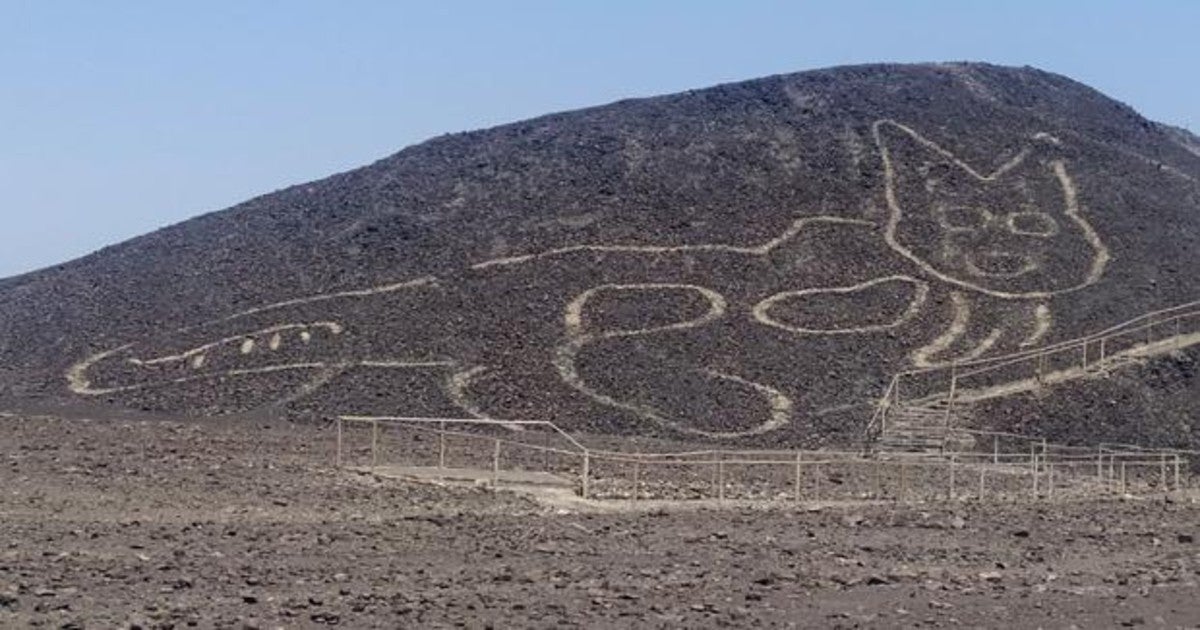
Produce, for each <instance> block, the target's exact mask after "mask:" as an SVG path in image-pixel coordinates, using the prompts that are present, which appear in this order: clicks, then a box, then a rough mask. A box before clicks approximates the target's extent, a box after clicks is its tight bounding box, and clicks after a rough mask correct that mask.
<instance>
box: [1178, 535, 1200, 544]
mask: <svg viewBox="0 0 1200 630" xmlns="http://www.w3.org/2000/svg"><path fill="white" fill-rule="evenodd" d="M1175 540H1176V541H1178V542H1179V543H1180V544H1184V545H1186V544H1190V543H1193V542H1196V538H1195V537H1194V536H1192V535H1191V534H1179V535H1178V536H1176V537H1175Z"/></svg>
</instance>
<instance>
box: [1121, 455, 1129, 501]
mask: <svg viewBox="0 0 1200 630" xmlns="http://www.w3.org/2000/svg"><path fill="white" fill-rule="evenodd" d="M1126 494H1129V482H1128V481H1126V478H1125V462H1121V496H1124V495H1126Z"/></svg>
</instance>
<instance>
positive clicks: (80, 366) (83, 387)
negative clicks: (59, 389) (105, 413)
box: [66, 343, 133, 396]
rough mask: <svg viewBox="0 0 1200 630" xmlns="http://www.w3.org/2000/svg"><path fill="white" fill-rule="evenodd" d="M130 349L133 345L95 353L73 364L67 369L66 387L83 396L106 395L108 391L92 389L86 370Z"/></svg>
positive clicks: (129, 344)
mask: <svg viewBox="0 0 1200 630" xmlns="http://www.w3.org/2000/svg"><path fill="white" fill-rule="evenodd" d="M131 347H133V344H131V343H127V344H125V345H123V346H119V347H116V348H113V349H111V350H105V351H103V352H97V353H95V354H93V355H91V356H89V357H87V358H86V359H84V360H82V361H80V362H78V363H75V364H74V365H72V366H71V367H69V368H67V372H66V377H67V387H68V388H69V389H70V390H71V391H72V392H74V393H76V394H81V395H84V396H99V395H102V394H105V393H108V390H105V389H96V388H94V387H92V381H91V380H90V379H89V378H88V370H90V369H92V366H94V365H96V364H97V363H99V362H101V361H103V360H105V359H107V358H109V357H111V356H113V355H115V354H117V353H119V352H124V351H126V350H128V349H129V348H131Z"/></svg>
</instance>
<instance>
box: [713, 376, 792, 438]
mask: <svg viewBox="0 0 1200 630" xmlns="http://www.w3.org/2000/svg"><path fill="white" fill-rule="evenodd" d="M704 373H705V374H707V375H709V376H712V377H713V378H719V379H722V380H726V381H732V382H734V383H740V384H742V385H745V386H747V387H749V388H751V389H753V390H754V391H756V392H758V393H759V394H761V395H762V396H763V397H764V398H765V399H766V401H767V407H768V409H770V418H769V419H768V420H767V421H766V422H764V423H762V424H760V425H758V426H757V427H754V428H753V429H748V430H746V431H734V432H725V433H720V432H711V431H710V432H707V433H708V435H709V437H742V436H746V435H759V434H762V433H768V432H771V431H774V430H776V429H779V428H781V427H783V426H785V425H787V424H788V423H789V422H791V421H792V410H793V408H794V407H795V404H794V403H793V402H792V399H791V398H789V397H788V396H787V395H786V394H784V393H783V392H781V391H779V390H778V389H775V388H774V387H771V386H770V385H764V384H763V383H758V382H755V381H751V380H749V379H745V378H742V377H740V376H737V375H734V374H726V373H724V372H718V371H716V370H704Z"/></svg>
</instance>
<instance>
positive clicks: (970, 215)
mask: <svg viewBox="0 0 1200 630" xmlns="http://www.w3.org/2000/svg"><path fill="white" fill-rule="evenodd" d="M937 215H938V217H937V218H938V223H939V224H941V226H942V227H943V228H946V229H948V230H982V229H983V228H984V227H986V226H987V224H988V223H990V222H991V220H992V213H991V212H988V211H987V210H984V209H983V208H976V207H973V206H942V207H939V208H938V209H937Z"/></svg>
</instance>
